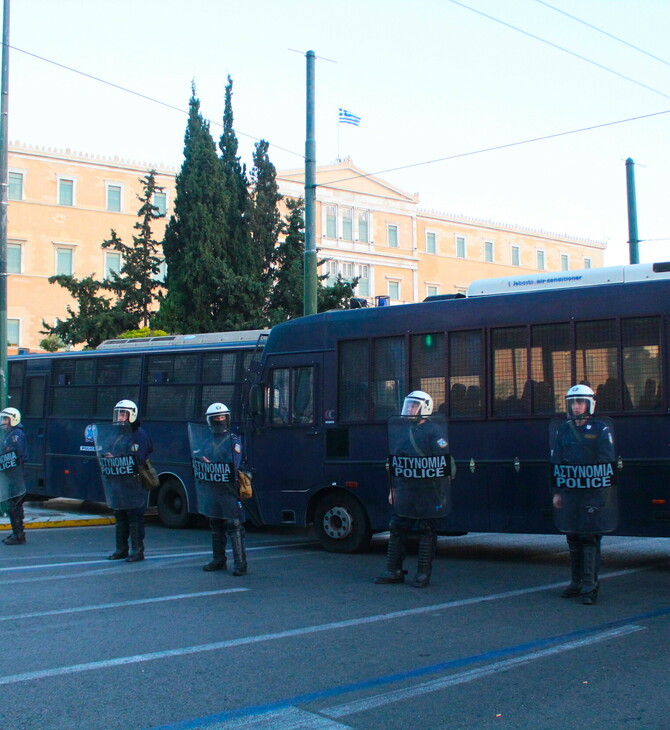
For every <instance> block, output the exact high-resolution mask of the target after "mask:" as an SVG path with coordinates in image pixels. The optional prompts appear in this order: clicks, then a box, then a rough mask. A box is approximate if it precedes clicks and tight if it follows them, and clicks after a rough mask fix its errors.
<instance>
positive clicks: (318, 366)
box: [245, 264, 670, 552]
mask: <svg viewBox="0 0 670 730" xmlns="http://www.w3.org/2000/svg"><path fill="white" fill-rule="evenodd" d="M431 299H432V301H429V300H426V301H425V302H422V303H419V304H408V305H400V306H392V307H376V308H359V309H352V310H346V311H333V312H326V313H323V314H317V315H313V316H310V317H304V318H300V319H296V320H292V321H289V322H286V323H283V324H281V325H278V326H276V327H275V328H273V329H272V331H271V333H270V335H269V337H268V340H267V343H266V345H265V348H264V353H263V359H262V366H261V372H260V377H259V379H258V381H257V382H256V383H255V384H254V385H253V386H252V388H251V394H250V396H251V397H250V416H251V420H250V423H249V424H248V428H247V433H246V446H245V448H246V450H247V453H248V455H249V458H250V461H251V466H252V468H253V476H254V486H255V499H256V507H257V510H258V512H259V513H260V518H261V520H262V521H263V522H264V523H267V524H273V525H306V524H309V523H313V524H314V526H315V528H316V533H317V535H318V537H319V539H320V540H321V542H322V543H323V545H324V546H325V547H326V549H328V550H332V551H342V552H345V551H347V552H348V551H354V550H359V549H361V548H363V547H364V546H365V545H366V544H367V543H368V540H369V538H370V536H371V534H372V533H373V532H375V531H383V530H386V529H388V523H389V517H390V506H389V504H388V499H387V496H388V492H389V483H388V474H387V470H386V462H387V456H388V445H387V421H388V419H389V417H391V416H394V415H397V414H399V413H400V411H401V407H402V403H403V399H404V397H405V395H406V394H407V393H408V392H409V391H412V390H421V391H425V392H427V393H429V394H430V395H431V396H432V398H433V401H434V412H435V413H438V414H442V415H443V416H444V417H445V418H446V419H447V421H448V428H449V440H450V447H451V453H452V455H453V456H454V457H455V459H456V462H457V465H458V473H457V477H456V479H455V480H454V482H453V485H452V488H451V498H452V509H451V512H450V514H449V516H447V517H445V518H444V519H441V520H440V523H439V531H440V533H441V534H463V533H465V532H468V531H480V532H516V533H551V532H555V528H554V523H553V519H552V496H551V491H550V488H549V484H550V478H549V472H550V468H549V452H550V447H549V435H548V426H549V422H550V420H551V419H552V418H555V417H556V416H557V415H558V416H560V415H561V414H564V413H565V399H564V398H565V394H566V391H567V390H568V389H569V388H570V387H571V386H572V385H574V384H576V383H584V384H587V385H588V386H590V387H591V388H592V389H593V391H594V392H595V394H596V397H597V405H596V412H597V413H598V414H600V415H606V416H609V417H611V419H612V421H613V423H614V424H615V428H616V433H617V454H616V456H617V459H619V460H620V461H619V465H620V466H622V467H623V468H622V470H621V471H620V472H619V499H620V515H621V517H620V521H619V526H618V529H617V532H618V534H626V535H649V536H665V535H670V479H668V473H669V467H670V453H669V447H668V440H669V438H668V437H669V433H668V424H669V421H668V405H669V404H668V345H669V344H670V342H669V324H668V317H669V315H670V264H638V265H632V266H623V267H606V268H601V269H591V270H584V271H564V272H559V273H542V274H538V275H523V276H517V277H511V278H504V279H488V280H481V281H477V282H475V283H473V284H472V285H471V286H470V287H469V289H468V291H467V294H466V295H465V296H458V295H457V296H452V297H450V298H449V297H444V298H439V297H438V298H437V299H436V298H431Z"/></svg>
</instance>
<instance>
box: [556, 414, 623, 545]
mask: <svg viewBox="0 0 670 730" xmlns="http://www.w3.org/2000/svg"><path fill="white" fill-rule="evenodd" d="M549 444H550V447H551V459H550V461H551V480H552V491H553V507H554V522H555V524H556V528H557V529H558V530H560V531H561V532H582V533H604V532H612V531H613V530H615V529H616V526H617V522H618V519H619V499H618V491H617V480H616V475H617V471H616V469H617V467H616V451H615V442H614V429H613V424H612V421H611V419H609V418H603V417H600V416H599V417H591V418H587V419H584V420H583V421H574V420H565V419H558V418H557V419H554V420H552V421H551V422H550V424H549Z"/></svg>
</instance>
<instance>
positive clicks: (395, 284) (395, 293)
mask: <svg viewBox="0 0 670 730" xmlns="http://www.w3.org/2000/svg"><path fill="white" fill-rule="evenodd" d="M388 294H389V297H390V298H391V299H393V300H394V301H396V302H399V301H400V282H399V281H389V283H388Z"/></svg>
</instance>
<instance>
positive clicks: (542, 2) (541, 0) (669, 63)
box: [535, 0, 670, 66]
mask: <svg viewBox="0 0 670 730" xmlns="http://www.w3.org/2000/svg"><path fill="white" fill-rule="evenodd" d="M535 2H536V3H539V4H540V5H544V6H545V7H547V8H550V9H551V10H555V11H556V12H557V13H560V14H561V15H565V16H566V18H570V20H574V21H575V22H576V23H581V24H582V25H585V26H586V27H587V28H591V30H595V31H596V32H597V33H602V34H603V35H605V36H607V37H608V38H611V39H612V40H615V41H618V42H619V43H623V45H624V46H628V48H632V49H633V50H635V51H638V52H639V53H643V54H644V55H645V56H648V57H649V58H653V59H654V61H659V62H660V63H663V64H665V65H666V66H670V61H666V60H665V59H664V58H659V57H658V56H655V55H654V54H653V53H649V51H645V50H644V48H640V47H639V46H636V45H633V44H632V43H629V42H628V41H625V40H624V39H623V38H619V36H616V35H613V34H612V33H608V32H607V31H606V30H603V29H602V28H599V27H598V26H597V25H593V24H592V23H588V22H587V21H586V20H582V19H581V18H578V17H577V16H575V15H570V13H566V12H565V10H561V9H560V8H557V7H555V6H554V5H550V4H549V3H548V2H545V0H535Z"/></svg>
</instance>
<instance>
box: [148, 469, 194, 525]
mask: <svg viewBox="0 0 670 730" xmlns="http://www.w3.org/2000/svg"><path fill="white" fill-rule="evenodd" d="M156 506H157V507H158V516H159V518H160V521H161V522H162V523H163V524H164V525H165V526H166V527H174V528H177V529H183V528H184V527H191V526H192V525H193V524H194V522H195V519H194V517H193V515H190V514H189V513H188V499H187V498H186V490H185V489H184V485H183V484H182V483H181V482H180V481H179V480H178V479H166V480H165V481H164V482H163V483H162V484H161V486H160V488H159V490H158V498H157V499H156Z"/></svg>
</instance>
